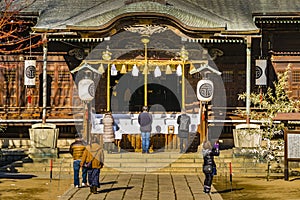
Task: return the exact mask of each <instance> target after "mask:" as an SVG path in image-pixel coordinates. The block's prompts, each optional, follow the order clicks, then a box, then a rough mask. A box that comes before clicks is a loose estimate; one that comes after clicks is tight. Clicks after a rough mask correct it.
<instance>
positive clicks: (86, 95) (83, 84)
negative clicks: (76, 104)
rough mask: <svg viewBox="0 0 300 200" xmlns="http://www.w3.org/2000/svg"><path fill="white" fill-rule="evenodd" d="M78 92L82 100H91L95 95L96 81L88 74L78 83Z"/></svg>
mask: <svg viewBox="0 0 300 200" xmlns="http://www.w3.org/2000/svg"><path fill="white" fill-rule="evenodd" d="M78 94H79V98H80V99H81V100H82V101H91V100H93V99H94V97H95V84H94V81H93V80H91V79H90V78H88V77H87V76H86V77H85V78H84V79H82V80H80V81H79V83H78Z"/></svg>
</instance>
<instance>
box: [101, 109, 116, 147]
mask: <svg viewBox="0 0 300 200" xmlns="http://www.w3.org/2000/svg"><path fill="white" fill-rule="evenodd" d="M102 123H103V143H104V149H105V150H107V153H111V152H113V150H114V142H115V131H114V118H113V116H112V113H111V112H107V113H105V115H104V117H103V119H102Z"/></svg>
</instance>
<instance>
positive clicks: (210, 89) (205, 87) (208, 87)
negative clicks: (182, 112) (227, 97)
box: [197, 79, 214, 102]
mask: <svg viewBox="0 0 300 200" xmlns="http://www.w3.org/2000/svg"><path fill="white" fill-rule="evenodd" d="M213 93H214V84H213V82H212V81H211V80H208V79H202V80H200V81H199V82H198V84H197V97H198V99H199V101H205V102H208V101H211V100H212V98H213Z"/></svg>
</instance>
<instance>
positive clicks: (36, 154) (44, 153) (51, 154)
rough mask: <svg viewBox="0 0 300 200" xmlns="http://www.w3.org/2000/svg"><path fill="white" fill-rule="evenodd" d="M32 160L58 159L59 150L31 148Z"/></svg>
mask: <svg viewBox="0 0 300 200" xmlns="http://www.w3.org/2000/svg"><path fill="white" fill-rule="evenodd" d="M28 153H29V155H30V157H31V158H58V148H29V151H28Z"/></svg>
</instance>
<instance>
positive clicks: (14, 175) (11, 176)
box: [0, 172, 37, 179]
mask: <svg viewBox="0 0 300 200" xmlns="http://www.w3.org/2000/svg"><path fill="white" fill-rule="evenodd" d="M33 177H37V176H35V175H32V174H17V173H6V172H0V178H2V179H4V178H9V179H30V178H33Z"/></svg>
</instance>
